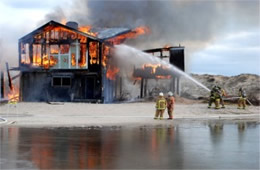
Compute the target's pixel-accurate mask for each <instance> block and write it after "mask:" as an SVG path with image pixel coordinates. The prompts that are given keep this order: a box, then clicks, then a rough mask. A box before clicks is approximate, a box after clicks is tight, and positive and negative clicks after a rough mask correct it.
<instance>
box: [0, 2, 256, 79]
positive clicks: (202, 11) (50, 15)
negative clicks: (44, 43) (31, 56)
mask: <svg viewBox="0 0 260 170" xmlns="http://www.w3.org/2000/svg"><path fill="white" fill-rule="evenodd" d="M212 2H213V3H212ZM171 5H173V6H171ZM169 6H170V7H169ZM158 7H159V8H158ZM96 9H98V10H96ZM259 10H260V7H259V1H258V0H227V1H223V0H215V1H214V0H193V1H191V0H184V1H180V0H175V1H152V2H149V3H148V2H146V1H132V2H127V1H124V2H123V3H122V2H119V1H115V2H113V3H111V1H106V2H103V1H85V0H74V1H69V0H55V1H54V0H41V1H39V0H1V1H0V62H1V66H3V63H5V62H6V61H8V62H10V65H11V66H16V64H17V59H18V47H17V44H18V39H19V38H21V37H22V36H24V35H26V34H28V33H30V32H31V31H33V30H35V29H37V28H38V27H39V26H41V25H43V24H44V23H46V22H48V21H49V20H50V19H54V20H59V19H60V18H61V17H63V16H66V18H68V20H76V21H77V22H79V24H88V23H90V24H93V25H95V24H96V25H98V26H129V25H130V26H131V25H133V26H138V24H146V25H148V26H149V27H151V32H152V33H151V35H147V37H148V38H141V40H143V41H142V46H141V45H140V44H135V45H134V46H135V47H137V48H140V49H145V48H150V47H160V46H163V45H165V44H171V45H178V44H181V45H184V46H185V53H186V68H187V72H189V73H197V74H215V75H227V76H233V75H238V74H242V73H251V74H258V75H260V68H259V67H260V16H259ZM111 11H112V12H111ZM162 16H165V17H163V18H164V19H163V18H162ZM128 23H129V24H128ZM153 31H154V33H153ZM155 32H160V33H161V32H163V33H165V36H163V35H157V36H156V34H155ZM149 36H150V38H149ZM158 37H160V39H158ZM155 40H156V41H155ZM157 40H158V41H157ZM151 42H153V43H151ZM130 44H131V43H130ZM143 44H144V45H143ZM145 45H147V46H145Z"/></svg>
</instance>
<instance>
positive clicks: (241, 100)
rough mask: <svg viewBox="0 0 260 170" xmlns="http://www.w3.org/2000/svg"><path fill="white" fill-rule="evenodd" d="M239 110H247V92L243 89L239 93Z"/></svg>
mask: <svg viewBox="0 0 260 170" xmlns="http://www.w3.org/2000/svg"><path fill="white" fill-rule="evenodd" d="M238 96H239V99H238V107H237V108H238V109H242V108H243V109H245V108H246V92H245V90H244V89H243V88H242V87H241V88H240V89H239V91H238Z"/></svg>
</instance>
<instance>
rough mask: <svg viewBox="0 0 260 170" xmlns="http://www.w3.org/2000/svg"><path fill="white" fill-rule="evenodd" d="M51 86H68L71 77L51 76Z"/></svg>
mask: <svg viewBox="0 0 260 170" xmlns="http://www.w3.org/2000/svg"><path fill="white" fill-rule="evenodd" d="M52 86H53V87H70V86H71V77H53V78H52Z"/></svg>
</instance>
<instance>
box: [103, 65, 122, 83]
mask: <svg viewBox="0 0 260 170" xmlns="http://www.w3.org/2000/svg"><path fill="white" fill-rule="evenodd" d="M118 72H119V68H117V67H114V66H109V67H108V70H107V73H106V77H107V78H108V79H109V80H115V79H116V75H117V73H118Z"/></svg>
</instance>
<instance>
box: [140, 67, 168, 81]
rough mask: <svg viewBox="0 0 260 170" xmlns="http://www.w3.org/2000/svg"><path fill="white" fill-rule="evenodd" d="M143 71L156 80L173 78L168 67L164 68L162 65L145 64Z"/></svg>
mask: <svg viewBox="0 0 260 170" xmlns="http://www.w3.org/2000/svg"><path fill="white" fill-rule="evenodd" d="M141 70H142V71H144V72H146V73H147V74H150V76H151V77H154V78H156V79H170V78H171V77H172V76H171V75H170V72H169V68H168V67H167V66H163V65H161V64H144V65H143V66H142V68H141ZM139 78H142V77H139V76H138V77H135V79H137V80H138V79H139Z"/></svg>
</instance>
